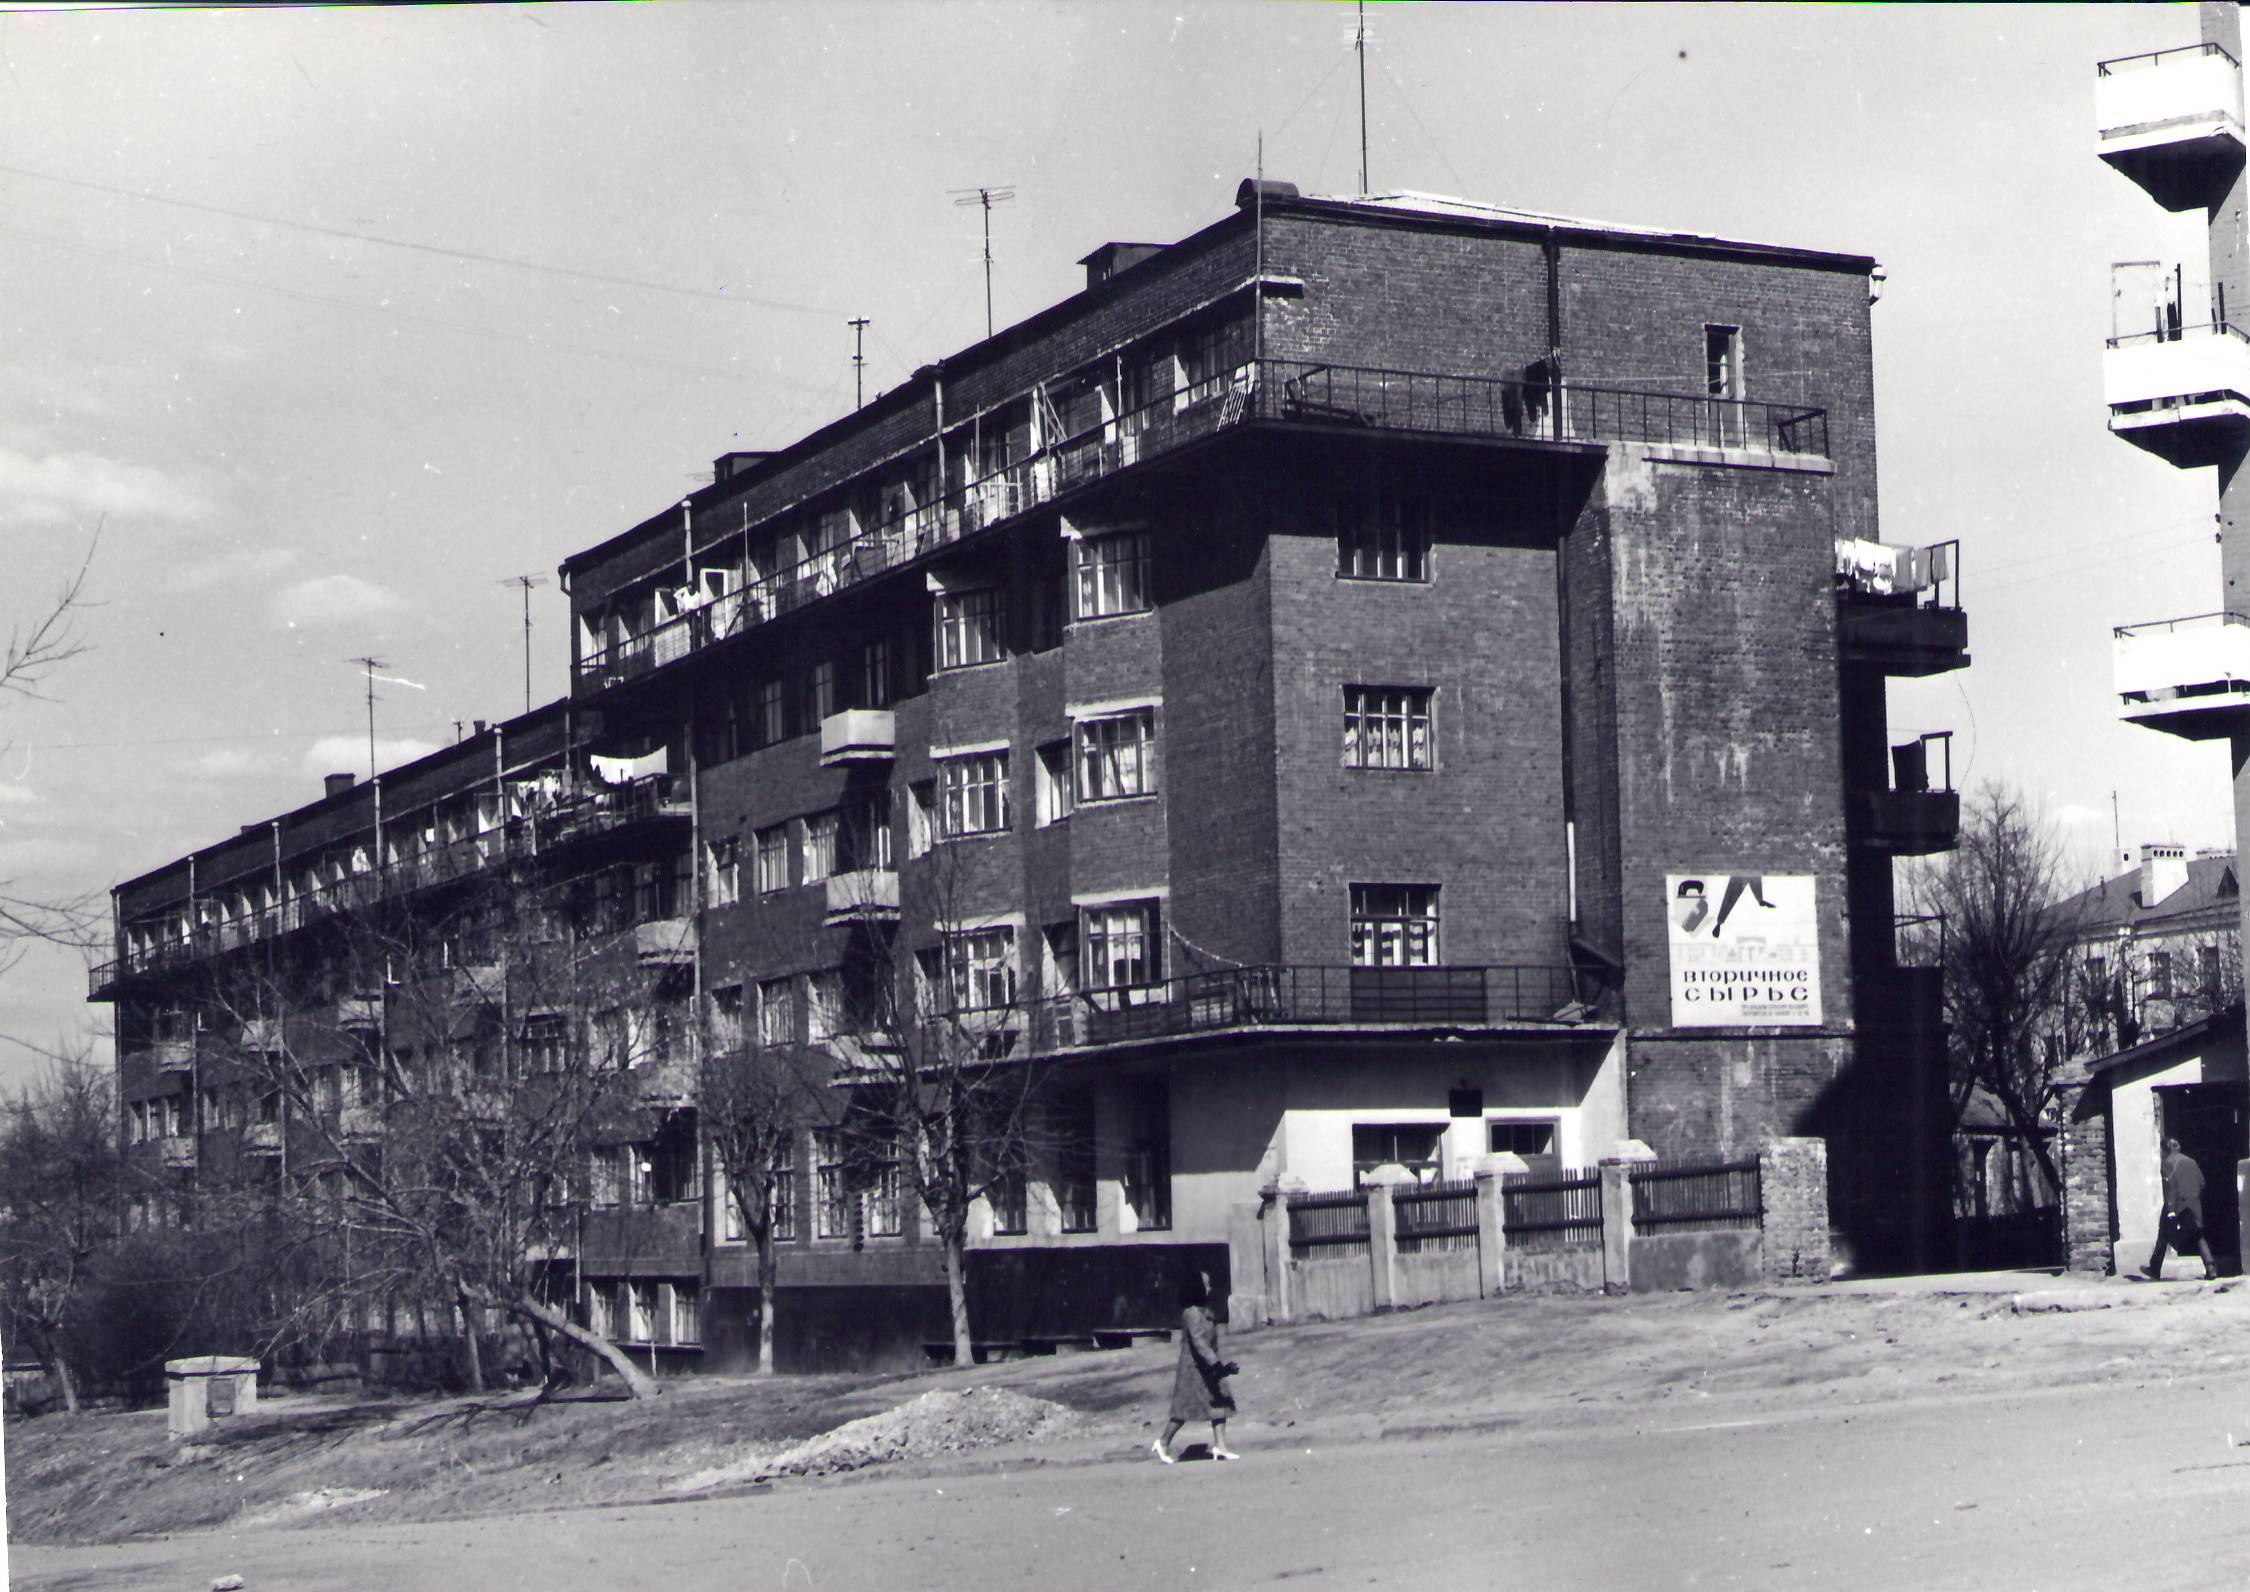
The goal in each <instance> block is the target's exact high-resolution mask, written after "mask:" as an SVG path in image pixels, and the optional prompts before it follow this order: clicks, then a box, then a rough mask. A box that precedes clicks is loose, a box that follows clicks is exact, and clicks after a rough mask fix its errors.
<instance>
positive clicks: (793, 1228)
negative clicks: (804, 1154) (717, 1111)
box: [735, 1136, 797, 1244]
mask: <svg viewBox="0 0 2250 1592" xmlns="http://www.w3.org/2000/svg"><path fill="white" fill-rule="evenodd" d="M735 1220H736V1221H738V1222H739V1221H740V1220H741V1215H740V1213H739V1212H738V1213H737V1214H736V1217H735ZM773 1238H774V1242H775V1243H777V1244H785V1243H794V1242H795V1241H796V1238H797V1141H796V1140H795V1139H794V1138H793V1137H789V1136H784V1137H783V1138H782V1141H781V1142H780V1143H779V1144H777V1145H775V1146H774V1150H773Z"/></svg>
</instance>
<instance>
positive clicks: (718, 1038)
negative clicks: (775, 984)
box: [711, 984, 742, 1056]
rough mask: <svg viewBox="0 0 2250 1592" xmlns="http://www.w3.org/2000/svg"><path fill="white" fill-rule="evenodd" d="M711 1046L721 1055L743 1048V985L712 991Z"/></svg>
mask: <svg viewBox="0 0 2250 1592" xmlns="http://www.w3.org/2000/svg"><path fill="white" fill-rule="evenodd" d="M711 1048H712V1049H713V1050H714V1051H716V1052H717V1053H718V1054H720V1055H722V1056H723V1055H725V1054H726V1053H727V1052H729V1051H733V1050H740V1049H741V1048H742V986H741V985H740V984H728V985H725V986H723V987H722V988H719V989H715V990H713V991H712V992H711Z"/></svg>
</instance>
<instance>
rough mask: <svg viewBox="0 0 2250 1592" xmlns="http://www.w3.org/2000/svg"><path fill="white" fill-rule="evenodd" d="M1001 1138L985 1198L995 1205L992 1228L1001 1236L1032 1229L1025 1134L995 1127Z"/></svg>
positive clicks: (996, 1149) (995, 1131) (994, 1151)
mask: <svg viewBox="0 0 2250 1592" xmlns="http://www.w3.org/2000/svg"><path fill="white" fill-rule="evenodd" d="M992 1131H993V1132H994V1133H996V1134H998V1135H999V1137H1000V1142H999V1144H998V1145H997V1146H996V1147H995V1148H994V1150H993V1167H992V1179H991V1181H990V1182H989V1183H988V1184H987V1185H986V1186H985V1191H984V1197H985V1201H986V1203H987V1204H989V1205H990V1206H991V1207H992V1230H993V1232H995V1233H998V1234H1000V1235H1002V1236H1007V1235H1010V1234H1020V1233H1027V1232H1029V1231H1031V1199H1030V1190H1031V1181H1030V1177H1029V1175H1028V1168H1027V1167H1026V1165H1025V1162H1026V1160H1027V1159H1028V1157H1027V1154H1026V1151H1025V1147H1024V1142H1023V1135H1022V1134H1021V1133H1011V1132H1006V1131H1005V1130H1004V1129H1000V1128H997V1127H995V1128H994V1129H993V1130H992Z"/></svg>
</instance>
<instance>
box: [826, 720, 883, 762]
mask: <svg viewBox="0 0 2250 1592" xmlns="http://www.w3.org/2000/svg"><path fill="white" fill-rule="evenodd" d="M897 756H898V727H897V722H896V720H895V719H894V717H893V715H892V713H891V710H890V709H888V708H846V709H845V710H844V711H843V712H841V713H831V714H829V715H828V717H826V718H825V719H822V720H821V721H820V761H821V765H822V766H823V767H833V766H835V765H837V764H840V763H888V762H890V761H891V760H892V759H893V758H895V757H897Z"/></svg>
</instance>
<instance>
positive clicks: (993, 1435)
mask: <svg viewBox="0 0 2250 1592" xmlns="http://www.w3.org/2000/svg"><path fill="white" fill-rule="evenodd" d="M1081 1419H1082V1417H1080V1416H1078V1415H1077V1414H1075V1413H1074V1412H1072V1411H1070V1410H1067V1409H1065V1408H1064V1407H1063V1406H1062V1405H1060V1404H1055V1403H1051V1402H1049V1401H1048V1400H1046V1399H1036V1398H1031V1397H1028V1396H1026V1395H1025V1394H1022V1393H1017V1392H1015V1391H1013V1390H1011V1389H1008V1388H999V1387H977V1388H962V1389H959V1390H953V1389H940V1390H938V1391H936V1392H932V1393H924V1394H923V1395H922V1396H921V1397H919V1398H914V1399H909V1400H907V1401H906V1402H905V1403H904V1404H901V1405H899V1406H898V1407H897V1408H895V1409H889V1410H885V1411H883V1412H882V1413H881V1414H880V1415H868V1416H864V1417H862V1418H861V1419H859V1420H856V1421H847V1422H845V1423H844V1424H843V1425H842V1426H839V1427H837V1428H835V1429H834V1430H833V1431H827V1432H823V1433H821V1434H820V1435H819V1436H818V1437H810V1438H807V1439H806V1440H805V1441H803V1442H801V1443H798V1444H796V1445H795V1446H793V1447H790V1448H786V1449H783V1450H782V1451H781V1452H779V1453H774V1454H763V1455H745V1456H744V1457H742V1458H741V1459H738V1460H736V1461H734V1462H733V1463H731V1464H727V1465H722V1466H719V1467H717V1468H716V1469H712V1470H705V1471H701V1472H699V1473H697V1474H696V1475H693V1476H689V1477H687V1478H685V1479H684V1480H683V1481H681V1482H680V1484H679V1488H678V1490H679V1491H681V1492H700V1491H704V1490H706V1489H708V1488H712V1487H720V1486H726V1485H730V1484H739V1483H743V1482H757V1481H769V1480H772V1479H774V1478H777V1477H782V1476H827V1475H835V1474H838V1473H840V1472H843V1471H851V1470H859V1469H862V1468H864V1467H865V1466H868V1465H883V1464H889V1463H892V1462H893V1461H896V1460H902V1459H928V1458H933V1457H935V1456H937V1455H940V1454H953V1453H959V1452H961V1451H962V1450H964V1449H971V1448H992V1447H996V1446H998V1445H1000V1444H1003V1443H1020V1442H1028V1441H1031V1440H1033V1439H1036V1438H1042V1437H1048V1436H1052V1435H1054V1434H1056V1433H1058V1432H1061V1431H1065V1430H1068V1429H1069V1428H1070V1427H1072V1426H1075V1425H1077V1424H1078V1423H1079V1422H1080V1420H1081Z"/></svg>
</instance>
